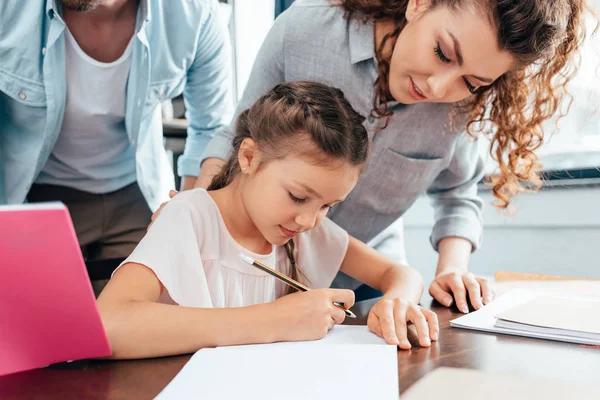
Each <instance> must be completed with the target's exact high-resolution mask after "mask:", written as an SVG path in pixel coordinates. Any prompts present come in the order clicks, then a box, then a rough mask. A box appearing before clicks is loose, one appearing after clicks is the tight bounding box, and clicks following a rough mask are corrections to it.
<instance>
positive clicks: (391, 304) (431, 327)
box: [367, 298, 440, 350]
mask: <svg viewBox="0 0 600 400" xmlns="http://www.w3.org/2000/svg"><path fill="white" fill-rule="evenodd" d="M408 322H412V323H413V324H414V325H415V327H416V328H417V335H418V337H419V344H420V345H421V346H422V347H429V346H431V341H432V340H437V339H438V336H439V333H440V328H439V326H438V319H437V315H435V313H434V312H433V311H430V310H427V309H424V308H422V307H421V306H419V305H417V304H414V303H412V302H410V301H408V300H404V299H401V298H395V299H386V298H383V299H381V300H379V301H378V302H377V304H375V305H374V306H373V308H372V309H371V311H370V312H369V318H368V319H367V326H368V327H369V329H370V330H371V331H373V332H375V333H376V334H377V335H379V336H381V337H382V338H384V339H385V341H386V342H387V343H388V344H395V345H397V346H399V347H400V348H401V349H404V350H408V349H410V348H411V344H410V342H409V341H408V337H407V331H408V326H407V325H408V324H407V323H408Z"/></svg>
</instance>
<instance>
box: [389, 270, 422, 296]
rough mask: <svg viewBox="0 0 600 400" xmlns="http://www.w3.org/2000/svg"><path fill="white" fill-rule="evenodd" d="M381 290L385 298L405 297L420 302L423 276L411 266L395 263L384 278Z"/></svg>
mask: <svg viewBox="0 0 600 400" xmlns="http://www.w3.org/2000/svg"><path fill="white" fill-rule="evenodd" d="M382 282H383V283H382V285H381V288H380V290H381V291H382V292H383V297H384V298H390V299H393V298H398V297H399V298H403V299H405V300H409V301H412V302H414V303H418V302H419V300H420V299H421V294H423V285H424V284H423V277H422V276H421V274H419V272H417V271H416V270H415V269H413V268H410V267H405V266H401V265H394V266H393V267H390V268H389V269H388V270H387V271H386V273H385V275H384V276H383V279H382Z"/></svg>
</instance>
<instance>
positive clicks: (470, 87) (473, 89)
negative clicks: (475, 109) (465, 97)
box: [463, 78, 478, 94]
mask: <svg viewBox="0 0 600 400" xmlns="http://www.w3.org/2000/svg"><path fill="white" fill-rule="evenodd" d="M463 80H464V81H465V85H466V86H467V89H469V92H471V94H476V93H477V89H478V88H476V87H475V86H473V85H471V82H469V81H468V80H467V79H466V78H463Z"/></svg>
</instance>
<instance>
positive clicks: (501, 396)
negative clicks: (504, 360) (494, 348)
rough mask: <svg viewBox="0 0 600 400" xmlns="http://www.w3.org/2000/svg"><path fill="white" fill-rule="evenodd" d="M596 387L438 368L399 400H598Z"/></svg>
mask: <svg viewBox="0 0 600 400" xmlns="http://www.w3.org/2000/svg"><path fill="white" fill-rule="evenodd" d="M599 393H600V385H598V384H592V383H585V382H568V381H561V380H557V379H554V378H540V377H532V376H523V375H520V376H513V375H506V374H499V373H490V372H483V371H475V370H470V369H459V368H438V369H436V370H434V371H433V372H430V373H428V374H427V375H425V377H423V378H422V379H421V380H419V381H418V382H417V383H415V384H414V385H413V386H411V387H410V388H409V389H408V390H407V391H406V392H405V393H404V394H403V395H402V400H430V399H443V400H481V399H485V400H506V399H510V400H531V399H543V400H564V399H577V400H598V398H599Z"/></svg>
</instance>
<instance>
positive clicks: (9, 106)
mask: <svg viewBox="0 0 600 400" xmlns="http://www.w3.org/2000/svg"><path fill="white" fill-rule="evenodd" d="M1 108H4V110H2V109H1ZM46 111H47V109H46V92H45V90H44V86H43V85H41V84H38V83H32V82H28V81H24V80H21V79H19V78H16V77H14V76H11V75H8V74H6V73H3V72H2V71H0V115H2V114H4V115H6V116H7V117H8V120H9V123H10V124H11V125H12V126H13V127H14V129H11V131H12V132H13V134H16V135H18V137H19V138H20V140H23V136H25V135H27V134H35V135H41V134H42V133H43V132H44V124H45V122H46Z"/></svg>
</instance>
